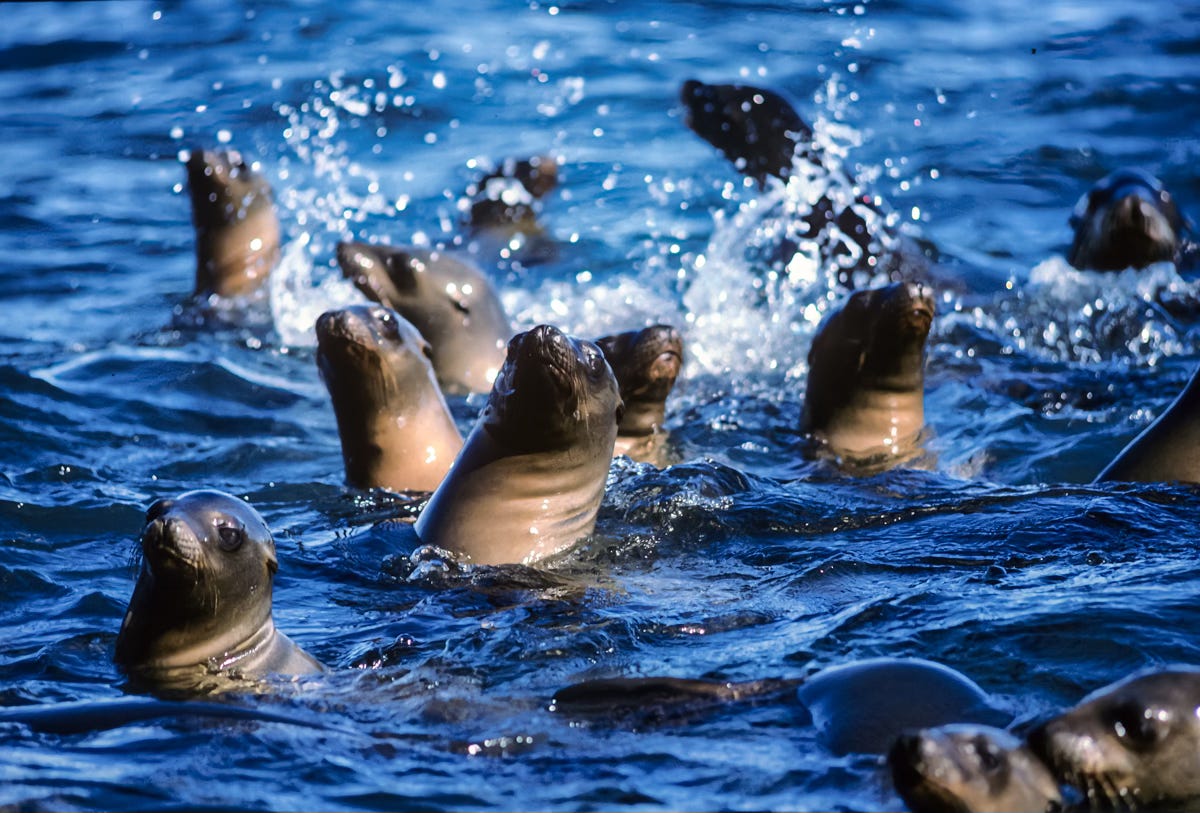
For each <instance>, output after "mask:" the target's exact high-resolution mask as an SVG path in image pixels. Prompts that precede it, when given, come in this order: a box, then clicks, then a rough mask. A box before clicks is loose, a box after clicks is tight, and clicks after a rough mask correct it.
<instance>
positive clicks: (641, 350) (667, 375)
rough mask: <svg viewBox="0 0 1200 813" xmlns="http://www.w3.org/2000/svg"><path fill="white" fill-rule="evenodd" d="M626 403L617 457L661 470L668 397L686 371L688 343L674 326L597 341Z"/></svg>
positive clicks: (636, 331)
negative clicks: (682, 372)
mask: <svg viewBox="0 0 1200 813" xmlns="http://www.w3.org/2000/svg"><path fill="white" fill-rule="evenodd" d="M596 346H598V347H599V348H600V349H601V350H602V351H603V352H604V357H605V359H607V361H608V364H609V366H610V367H612V371H613V374H614V375H615V376H616V377H617V384H618V385H619V386H620V388H621V400H623V401H624V402H625V415H624V417H623V418H621V425H620V426H618V427H617V444H616V447H615V449H614V452H613V453H614V454H617V455H621V454H624V455H628V456H629V457H631V458H633V459H634V460H639V461H643V462H650V463H654V464H655V465H661V464H662V462H663V461H664V460H665V457H666V454H665V445H666V444H665V441H666V437H667V432H666V430H665V429H663V423H664V421H665V420H666V410H667V396H669V395H670V394H671V390H672V389H673V388H674V386H675V379H676V378H678V377H679V371H680V370H681V369H682V368H683V338H682V337H681V336H680V335H679V331H677V330H675V328H673V327H671V326H670V325H653V326H651V327H648V328H643V329H642V330H630V331H626V332H624V333H617V334H614V335H611V336H604V337H602V338H599V339H597V340H596Z"/></svg>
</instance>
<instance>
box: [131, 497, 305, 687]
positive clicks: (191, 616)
mask: <svg viewBox="0 0 1200 813" xmlns="http://www.w3.org/2000/svg"><path fill="white" fill-rule="evenodd" d="M277 569H278V562H277V560H276V557H275V541H274V540H273V539H272V538H271V532H270V530H269V529H268V528H267V525H266V523H265V522H264V521H263V519H262V517H261V516H259V514H258V512H257V511H255V510H254V509H253V508H251V507H250V506H249V505H247V504H246V503H245V502H243V501H242V500H239V499H238V498H236V497H233V496H231V495H229V494H225V493H223V492H220V491H189V492H187V493H186V494H183V495H181V496H180V497H178V498H176V499H173V500H158V501H157V502H155V503H154V504H153V505H151V506H150V508H149V509H148V510H147V511H146V527H145V529H144V530H143V531H142V569H141V573H140V574H139V576H138V580H137V585H136V586H135V587H134V590H133V597H132V598H130V600H129V609H128V611H126V613H125V620H124V621H123V622H122V624H121V631H120V634H119V635H118V636H117V645H116V653H115V657H114V660H115V661H116V663H117V665H118V666H120V667H121V668H122V669H123V670H124V671H125V673H126V674H127V675H128V676H129V678H130V680H131V682H133V683H134V684H135V685H137V686H139V687H140V686H144V687H146V688H149V689H152V690H155V691H170V692H185V693H193V692H207V691H214V690H218V689H226V688H233V687H236V686H239V685H242V686H244V684H245V682H246V681H255V680H258V679H260V678H264V677H266V676H268V675H272V674H278V675H302V674H311V673H316V672H320V671H322V670H323V667H322V666H321V664H320V663H318V662H317V661H316V660H314V659H313V658H312V657H311V656H310V655H308V654H307V653H306V652H304V651H303V650H302V649H300V648H299V647H298V646H296V644H294V643H292V641H291V640H290V639H289V638H288V637H287V636H286V635H284V634H283V633H281V632H279V631H278V630H277V629H276V628H275V623H274V621H273V620H272V617H271V585H272V580H273V577H274V575H275V571H276V570H277Z"/></svg>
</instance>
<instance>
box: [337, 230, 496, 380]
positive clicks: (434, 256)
mask: <svg viewBox="0 0 1200 813" xmlns="http://www.w3.org/2000/svg"><path fill="white" fill-rule="evenodd" d="M337 259H338V265H340V266H341V269H342V273H343V274H344V275H345V276H346V277H347V278H349V279H350V280H351V281H352V282H353V283H354V285H355V286H356V287H357V288H358V289H359V290H360V291H362V292H363V294H365V295H366V297H367V298H368V299H371V300H373V301H375V302H379V303H381V304H383V305H386V306H387V307H389V308H391V309H392V310H394V311H396V312H397V313H399V314H400V315H401V316H403V317H404V318H405V319H407V320H408V321H410V322H412V324H413V326H414V327H416V329H417V330H419V331H420V332H421V335H422V336H424V337H425V338H426V340H428V341H429V344H430V346H431V347H432V348H433V369H434V370H435V371H436V372H437V377H438V382H439V383H440V384H441V385H442V389H443V390H444V391H445V392H447V393H450V394H460V393H468V392H487V391H488V389H489V388H490V387H491V385H492V381H493V379H495V377H496V373H497V372H498V371H499V370H500V365H501V364H503V363H504V346H505V343H506V342H507V341H508V339H509V337H510V336H512V328H511V327H510V326H509V323H508V316H507V315H505V313H504V307H503V306H502V305H501V304H500V298H499V297H498V296H497V295H496V292H495V290H494V289H493V288H492V284H491V282H489V281H488V278H487V277H486V276H484V274H483V272H482V271H481V270H479V268H478V267H477V266H475V265H474V264H472V263H470V262H467V261H465V260H461V259H457V258H455V257H453V256H451V255H449V254H447V253H445V252H441V251H434V250H429V249H422V248H413V247H403V248H393V247H391V246H383V245H369V244H367V243H339V244H338V247H337Z"/></svg>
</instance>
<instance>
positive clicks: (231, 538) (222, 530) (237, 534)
mask: <svg viewBox="0 0 1200 813" xmlns="http://www.w3.org/2000/svg"><path fill="white" fill-rule="evenodd" d="M245 541H246V534H245V533H244V532H243V531H242V529H241V528H240V527H239V526H237V525H218V526H217V544H218V545H220V547H221V550H223V551H226V552H232V551H235V550H237V549H238V548H240V547H241V546H242V543H243V542H245Z"/></svg>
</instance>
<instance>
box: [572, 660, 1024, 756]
mask: <svg viewBox="0 0 1200 813" xmlns="http://www.w3.org/2000/svg"><path fill="white" fill-rule="evenodd" d="M796 700H799V702H800V703H801V704H802V705H803V706H804V707H805V708H806V709H807V710H808V713H809V715H810V717H811V719H812V724H813V726H814V727H815V728H816V730H817V736H818V738H819V739H820V740H821V742H822V743H823V744H824V745H825V746H826V747H828V748H829V749H830V750H831V751H833V752H834V753H835V754H839V755H840V754H852V753H860V754H884V753H886V752H887V750H888V748H890V747H891V745H892V743H893V742H894V741H895V740H896V738H897V737H898V736H899V735H900V734H901V733H902V732H904V731H906V730H908V729H913V728H922V727H933V726H939V725H946V724H949V723H956V722H962V723H980V724H984V725H1003V724H1004V723H1007V722H1008V720H1009V715H1008V714H1006V713H1005V712H1004V711H1002V710H1000V709H997V708H996V707H995V706H994V705H993V704H992V702H991V699H990V698H989V697H988V695H987V694H986V693H985V692H984V691H983V690H982V689H980V688H979V686H977V685H976V684H975V683H974V682H972V681H971V680H970V679H968V678H967V677H965V676H964V675H962V674H960V673H959V672H956V671H954V670H953V669H950V668H949V667H947V666H942V665H941V664H937V663H933V662H931V661H926V660H921V659H919V658H871V659H868V660H863V661H855V662H852V663H848V664H844V665H840V666H833V667H829V668H827V669H822V670H821V671H819V672H817V673H816V674H814V675H812V676H810V677H808V678H798V679H797V678H792V679H787V678H784V679H780V678H772V679H767V680H752V681H737V682H728V681H717V680H696V679H689V678H667V677H638V678H612V679H604V680H590V681H585V682H583V683H579V684H575V685H573V686H568V687H567V688H565V689H562V690H561V691H559V692H558V693H556V694H555V696H554V700H553V703H552V704H551V707H552V709H553V710H555V711H558V712H561V713H563V714H565V715H567V716H569V717H579V718H586V719H596V720H609V721H613V720H614V719H615V720H617V721H618V722H621V723H628V722H630V721H632V722H634V723H635V725H644V724H654V723H657V722H664V721H668V722H674V721H677V720H683V719H686V718H688V717H691V716H694V715H696V714H698V713H701V712H703V711H711V710H713V709H715V708H719V707H723V706H727V705H729V704H731V703H735V702H745V701H753V702H756V703H761V702H794V701H796Z"/></svg>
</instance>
